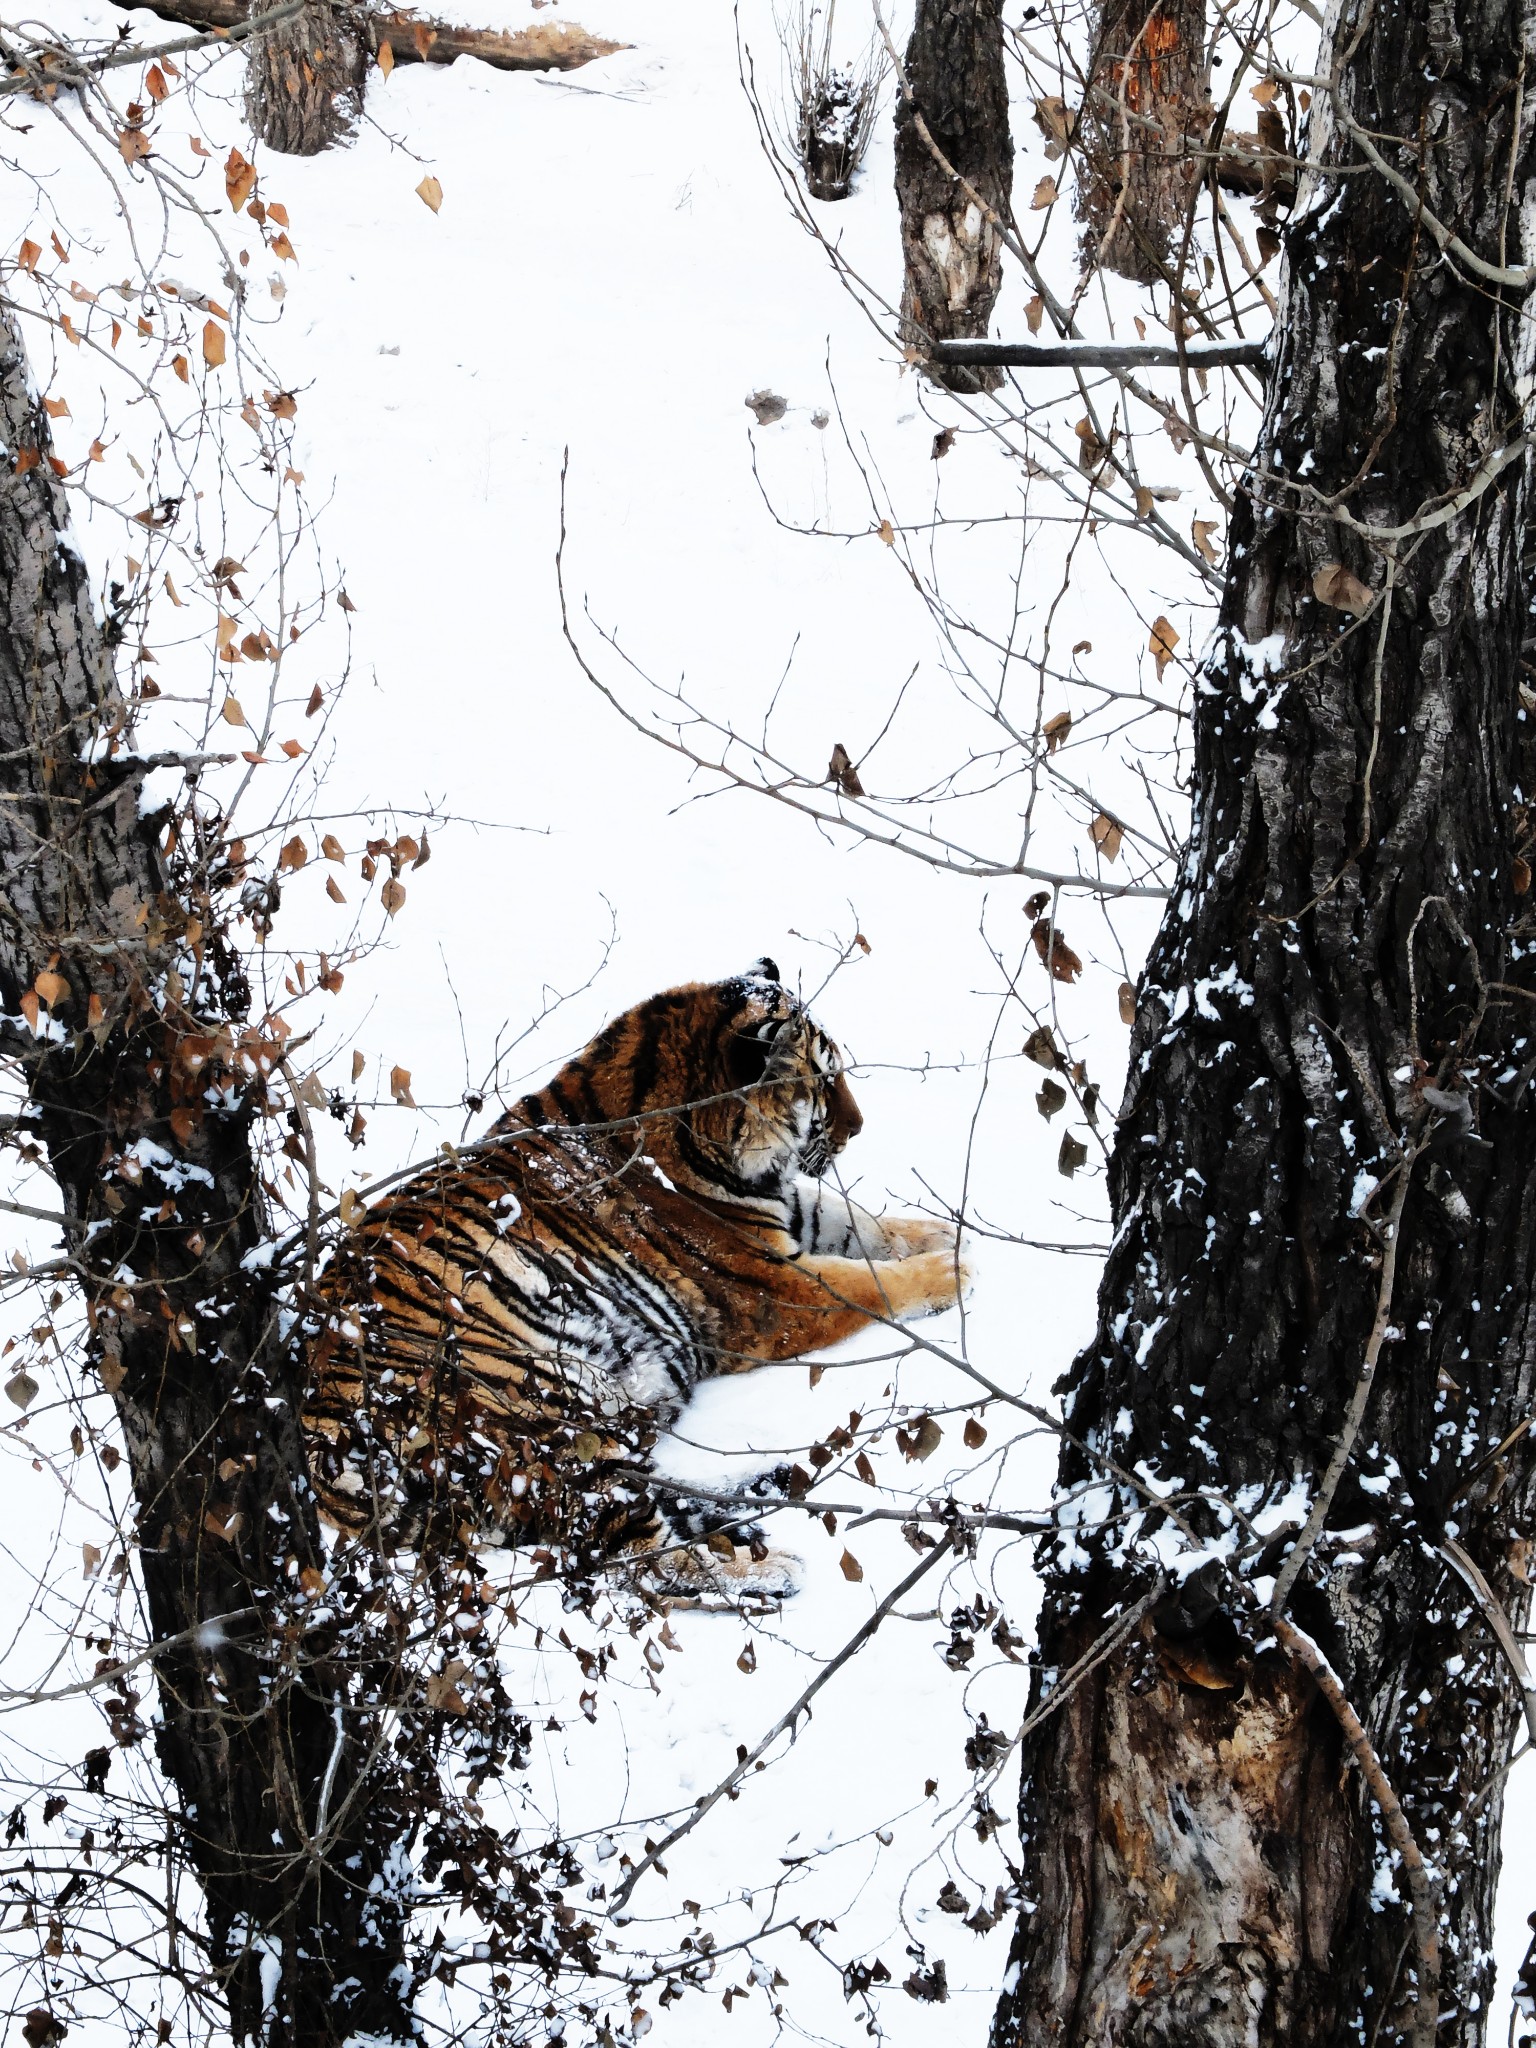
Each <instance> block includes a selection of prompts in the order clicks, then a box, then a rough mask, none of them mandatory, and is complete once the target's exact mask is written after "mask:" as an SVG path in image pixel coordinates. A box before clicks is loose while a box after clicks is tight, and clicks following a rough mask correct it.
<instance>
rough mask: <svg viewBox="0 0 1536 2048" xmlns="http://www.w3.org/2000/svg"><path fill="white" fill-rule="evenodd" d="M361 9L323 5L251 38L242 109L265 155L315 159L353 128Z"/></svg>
mask: <svg viewBox="0 0 1536 2048" xmlns="http://www.w3.org/2000/svg"><path fill="white" fill-rule="evenodd" d="M368 57H369V52H368V44H367V28H366V21H365V17H364V15H363V13H362V12H361V10H359V9H357V8H354V7H335V6H331V5H328V4H326V0H316V4H315V5H313V6H310V7H305V8H302V9H301V10H300V12H299V13H297V14H295V15H292V16H290V17H289V19H288V20H287V21H280V22H277V23H276V24H275V25H274V26H273V27H271V28H266V29H263V30H262V31H261V33H260V34H259V35H254V36H252V38H251V46H250V50H249V52H248V53H247V56H246V73H245V110H246V114H247V116H248V117H249V119H250V123H251V127H252V128H253V129H254V130H255V132H256V134H257V136H258V137H259V139H260V140H261V141H262V142H264V143H265V144H266V145H267V147H268V148H269V149H279V150H282V151H283V153H284V154H285V155H287V156H318V155H319V154H320V152H321V151H322V150H324V149H329V148H330V147H331V146H332V144H333V143H338V142H345V141H346V140H347V139H348V137H349V136H351V134H352V133H353V131H354V130H355V128H356V127H357V118H358V115H359V114H360V113H361V112H362V106H363V90H364V86H365V83H366V80H367V75H368Z"/></svg>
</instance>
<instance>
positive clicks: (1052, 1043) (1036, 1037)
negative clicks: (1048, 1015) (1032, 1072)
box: [1024, 1024, 1063, 1070]
mask: <svg viewBox="0 0 1536 2048" xmlns="http://www.w3.org/2000/svg"><path fill="white" fill-rule="evenodd" d="M1024 1057H1025V1059H1027V1060H1033V1061H1034V1063H1035V1065H1036V1066H1037V1067H1048V1068H1051V1069H1053V1070H1059V1069H1060V1067H1061V1066H1062V1064H1063V1061H1062V1057H1061V1054H1060V1053H1059V1052H1058V1051H1057V1049H1056V1040H1055V1039H1054V1038H1053V1037H1052V1035H1051V1031H1050V1027H1049V1026H1048V1025H1046V1024H1042V1025H1040V1026H1039V1027H1038V1028H1037V1029H1036V1030H1034V1031H1031V1033H1030V1034H1029V1036H1028V1038H1026V1039H1025V1041H1024Z"/></svg>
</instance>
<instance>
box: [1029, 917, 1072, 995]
mask: <svg viewBox="0 0 1536 2048" xmlns="http://www.w3.org/2000/svg"><path fill="white" fill-rule="evenodd" d="M1029 936H1030V938H1031V939H1032V940H1033V942H1034V948H1035V951H1036V952H1037V953H1038V954H1039V955H1040V958H1041V959H1042V960H1043V961H1044V963H1045V965H1046V967H1047V969H1048V970H1049V972H1050V977H1051V979H1052V981H1068V982H1070V981H1076V979H1077V977H1078V976H1079V975H1080V974H1081V973H1082V971H1083V963H1082V961H1081V960H1079V959H1078V957H1077V955H1076V954H1075V953H1074V952H1073V950H1072V948H1071V947H1070V946H1069V945H1068V944H1067V942H1066V940H1065V939H1064V938H1063V937H1062V935H1061V928H1060V926H1058V925H1053V924H1052V923H1051V921H1050V919H1049V918H1047V917H1037V918H1036V919H1035V922H1034V923H1033V924H1032V925H1031V926H1030V929H1029Z"/></svg>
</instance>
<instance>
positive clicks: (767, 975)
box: [747, 953, 783, 981]
mask: <svg viewBox="0 0 1536 2048" xmlns="http://www.w3.org/2000/svg"><path fill="white" fill-rule="evenodd" d="M782 979H783V976H782V975H781V974H780V973H779V963H778V961H777V960H770V959H769V957H768V955H767V954H766V953H764V954H763V955H762V957H761V959H758V960H754V961H753V962H752V965H751V966H750V967H749V968H748V969H747V980H748V981H782Z"/></svg>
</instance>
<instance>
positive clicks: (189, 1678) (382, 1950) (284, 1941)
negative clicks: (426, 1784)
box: [0, 314, 414, 2048]
mask: <svg viewBox="0 0 1536 2048" xmlns="http://www.w3.org/2000/svg"><path fill="white" fill-rule="evenodd" d="M0 432H3V434H4V441H5V446H6V448H7V450H8V451H12V453H11V454H9V455H8V456H7V459H6V461H5V462H4V463H3V464H0V798H3V800H0V870H3V872H4V875H5V883H4V896H3V900H0V907H3V916H0V998H3V1004H4V1009H5V1011H6V1012H7V1013H8V1014H7V1017H6V1019H5V1021H4V1024H3V1026H0V1030H3V1032H4V1042H5V1049H6V1051H7V1053H8V1054H9V1055H10V1057H11V1058H12V1059H13V1060H14V1061H15V1063H16V1064H17V1066H18V1067H19V1069H20V1070H21V1072H22V1073H23V1074H24V1076H25V1077H26V1080H27V1082H28V1084H29V1087H30V1094H31V1108H30V1111H29V1113H28V1114H29V1119H30V1122H31V1125H32V1128H33V1131H34V1134H35V1135H36V1136H37V1137H39V1138H40V1139H41V1141H42V1144H43V1146H44V1147H45V1149H46V1152H47V1155H48V1158H49V1161H50V1164H51V1166H52V1169H53V1172H54V1174H55V1176H56V1178H57V1180H58V1184H59V1187H60V1190H61V1192H62V1195H63V1203H64V1209H65V1211H66V1213H67V1215H68V1218H69V1223H68V1226H67V1233H66V1237H67V1246H68V1249H69V1251H70V1253H71V1254H72V1257H73V1260H74V1262H75V1267H76V1271H77V1274H78V1276H79V1279H80V1283H81V1285H82V1287H83V1290H84V1293H85V1298H86V1303H87V1307H88V1311H89V1318H90V1329H91V1342H90V1361H91V1364H92V1367H93V1368H94V1370H96V1371H98V1372H99V1373H100V1376H101V1379H102V1380H103V1382H104V1383H105V1385H106V1386H107V1388H108V1389H109V1390H110V1392H111V1393H112V1394H113V1396H114V1398H115V1401H116V1405H117V1411H118V1414H119V1417H120V1418H121V1421H122V1426H123V1430H124V1434H125V1437H126V1440H127V1446H128V1453H129V1459H130V1464H131V1469H132V1474H133V1483H134V1489H135V1493H136V1496H137V1499H138V1503H139V1517H138V1526H137V1540H138V1557H139V1565H140V1569H141V1570H142V1573H143V1581H144V1589H145V1594H146V1598H147V1604H148V1609H149V1614H150V1618H151V1624H152V1628H153V1632H154V1636H155V1639H156V1640H157V1641H158V1642H159V1643H161V1644H163V1645H164V1646H165V1647H164V1648H163V1649H162V1651H161V1653H160V1655H159V1656H158V1657H157V1658H156V1661H155V1669H156V1674H157V1677H158V1682H159V1696H160V1725H159V1727H158V1729H157V1731H156V1732H157V1741H158V1746H159V1754H160V1760H161V1764H162V1766H163V1768H164V1770H165V1772H166V1774H167V1776H168V1777H169V1778H170V1780H171V1781H172V1783H173V1784H174V1786H175V1788H176V1791H177V1793H178V1794H179V1796H180V1802H181V1811H180V1816H179V1834H180V1837H181V1840H182V1841H183V1843H184V1845H185V1847H186V1850H187V1853H188V1855H189V1856H190V1858H191V1861H192V1863H193V1865H194V1867H195V1869H196V1870H197V1873H198V1875H199V1877H200V1879H201V1881H202V1885H203V1888H204V1893H205V1896H206V1901H207V1912H208V1922H209V1929H210V1933H211V1936H212V1952H213V1957H214V1962H215V1966H216V1968H217V1970H218V1971H219V1973H220V1976H221V1978H222V1981H223V1988H224V1989H225V1991H226V1994H227V1997H228V2001H229V2009H230V2017H231V2024H232V2028H233V2031H234V2034H235V2036H236V2038H237V2039H241V2040H246V2039H254V2038H258V2037H259V2038H261V2039H262V2040H263V2041H264V2042H266V2043H269V2044H273V2048H277V2044H284V2048H287V2044H293V2048H298V2044H304V2048H312V2044H316V2043H326V2042H338V2043H339V2042H342V2041H344V2040H346V2039H347V2038H348V2037H349V2036H351V2035H356V2034H359V2033H362V2034H368V2035H372V2036H378V2037H381V2038H385V2039H391V2040H393V2039H396V2038H398V2039H402V2040H404V2039H408V2038H414V2036H413V2035H412V2032H411V2027H410V2019H409V2007H408V1999H409V1994H410V1991H411V1988H412V1986H411V1983H410V1979H409V1972H408V1971H406V1970H404V1969H403V1968H398V1967H397V1966H399V1965H400V1964H401V1962H402V1956H403V1931H404V1918H405V1907H404V1904H403V1902H402V1900H401V1898H400V1896H399V1894H398V1890H397V1888H396V1885H395V1881H394V1878H393V1874H392V1864H393V1852H394V1851H395V1850H396V1846H397V1844H398V1843H399V1841H400V1837H401V1835H402V1833H403V1823H402V1820H401V1815H400V1811H399V1805H398V1801H397V1799H396V1798H395V1797H394V1795H393V1792H392V1787H391V1782H390V1780H389V1778H388V1776H387V1774H383V1775H381V1774H380V1773H379V1772H378V1769H377V1767H376V1766H373V1765H372V1764H371V1758H372V1754H373V1746H374V1744H375V1743H376V1742H377V1740H378V1737H379V1725H380V1724H379V1714H378V1711H377V1709H376V1708H375V1707H373V1706H372V1705H370V1704H369V1702H370V1700H371V1699H372V1697H373V1688H374V1687H375V1686H376V1685H377V1683H378V1682H379V1679H380V1673H379V1672H378V1671H376V1670H375V1671H370V1670H368V1669H366V1668H365V1669H359V1668H357V1665H356V1664H355V1663H353V1662H349V1661H348V1659H347V1654H346V1653H347V1649H348V1646H347V1644H346V1642H345V1640H344V1638H343V1634H342V1630H343V1623H342V1622H341V1621H339V1620H335V1619H327V1618H324V1617H326V1616H327V1614H328V1613H329V1612H330V1611H331V1610H329V1609H327V1608H325V1607H320V1608H319V1609H318V1612H319V1615H320V1616H321V1617H322V1618H321V1620H320V1621H319V1622H318V1624H317V1622H316V1621H314V1620H312V1619H311V1618H310V1616H311V1615H312V1614H313V1613H315V1611H316V1602H315V1600H314V1597H313V1596H314V1595H315V1594H317V1593H318V1592H319V1591H320V1590H321V1589H322V1579H321V1577H320V1576H318V1575H319V1574H321V1573H323V1570H324V1567H325V1557H324V1554H323V1552H322V1549H321V1545H320V1538H319V1531H318V1527H317V1524H316V1520H315V1514H314V1508H313V1504H312V1497H311V1494H310V1490H309V1483H308V1478H307V1470H306V1464H305V1457H304V1450H303V1446H302V1443H301V1441H300V1437H299V1428H298V1421H299V1408H300V1401H299V1395H300V1384H299V1375H300V1369H301V1368H300V1365H299V1362H298V1361H297V1360H296V1359H295V1357H294V1355H293V1353H292V1351H291V1349H290V1348H289V1347H288V1346H286V1345H285V1344H284V1342H283V1341H282V1340H281V1337H280V1328H279V1316H278V1309H277V1305H276V1303H275V1301H274V1299H273V1294H272V1290H271V1288H270V1286H269V1284H268V1283H267V1282H266V1281H265V1280H264V1278H263V1272H262V1268H261V1266H260V1262H259V1261H253V1264H254V1265H255V1270H254V1271H251V1270H247V1269H246V1266H245V1261H246V1259H247V1257H248V1256H249V1255H250V1254H251V1253H253V1252H254V1251H255V1249H256V1247H257V1246H258V1244H259V1243H260V1242H261V1240H262V1236H263V1229H262V1222H263V1202H262V1191H261V1187H260V1183H259V1174H258V1169H257V1164H256V1161H255V1159H254V1157H253V1151H252V1142H251V1127H252V1123H253V1119H254V1117H255V1115H256V1113H257V1110H258V1108H259V1105H260V1101H261V1096H262V1089H263V1079H264V1073H265V1071H266V1069H267V1067H268V1065H269V1064H270V1062H271V1060H272V1058H273V1057H274V1053H275V1050H276V1048H275V1047H274V1045H273V1043H272V1037H271V1034H270V1032H267V1033H264V1032H263V1031H262V1029H261V1028H260V1026H259V1025H257V1026H255V1027H252V1026H251V1025H250V1024H249V1023H248V1022H247V1019H246V1005H247V1000H248V992H247V989H246V986H245V982H244V978H243V976H242V974H241V971H240V966H239V962H238V960H237V959H236V958H235V956H234V955H233V954H232V953H231V952H229V951H228V950H227V948H226V946H225V944H224V942H223V940H222V938H221V936H220V934H221V922H220V915H219V903H218V900H217V888H218V885H219V877H218V873H217V868H216V865H215V864H216V863H217V862H218V861H220V860H221V859H222V857H223V855H222V847H221V845H220V842H219V839H218V835H217V833H216V832H214V833H211V834H210V835H209V838H208V842H207V844H206V845H201V844H189V843H188V828H187V824H186V821H185V820H184V821H183V827H182V830H183V840H182V846H181V849H180V851H179V852H178V854H177V855H176V857H175V859H174V861H173V860H172V859H171V858H170V857H169V856H168V855H167V853H166V852H165V851H163V850H162V846H161V840H162V838H163V837H164V821H163V819H162V820H161V821H159V822H158V824H157V821H156V820H154V819H145V818H142V817H141V816H140V815H139V805H138V797H139V792H140V789H141V787H142V781H141V775H142V764H139V766H138V767H137V768H136V767H135V763H134V762H133V760H132V759H131V758H129V757H127V756H124V755H121V754H119V755H118V756H116V757H115V758H108V757H107V756H108V748H107V744H106V743H107V740H108V739H109V737H110V736H111V735H113V734H115V733H117V732H119V731H120V730H121V729H122V726H123V723H124V716H125V711H124V706H123V704H122V701H121V699H120V697H119V696H118V693H117V689H116V685H115V683H114V680H113V674H112V663H111V653H110V646H109V634H104V633H103V631H102V630H101V629H100V628H99V627H98V625H97V622H96V620H95V617H94V615H93V612H92V608H91V603H90V595H89V590H88V586H87V579H86V572H85V568H84V565H83V563H82V562H81V561H80V559H79V557H78V556H77V555H76V554H75V553H74V551H73V549H72V547H71V545H70V544H69V541H68V539H67V523H66V515H65V510H64V504H63V500H62V497H61V495H60V492H59V487H58V485H57V483H56V481H55V479H54V475H53V472H52V469H51V467H50V463H49V441H48V435H47V422H46V419H45V418H44V416H43V414H42V410H41V408H40V407H39V406H38V404H37V403H36V401H35V399H34V398H33V396H32V395H31V393H30V391H29V389H28V384H27V374H26V364H25V360H24V355H23V351H22V347H21V344H20V341H19V339H18V336H17V333H16V330H15V328H14V325H13V324H12V322H11V318H10V316H9V315H8V314H7V315H4V316H3V325H0ZM191 837H192V838H193V839H196V837H197V835H196V834H195V833H193V834H191ZM229 879H230V878H229V872H228V868H227V864H226V866H225V871H224V881H225V883H226V884H227V882H228V880H229ZM119 1739H120V1740H121V1739H129V1740H131V1739H133V1736H132V1734H131V1733H129V1734H128V1735H127V1736H126V1737H122V1736H120V1737H119ZM370 1773H371V1774H370ZM365 1774H369V1775H366V1785H365ZM274 1963H275V1964H276V1965H277V1968H276V1971H275V1973H274V1970H273V1967H272V1966H273V1964H274ZM264 1978H265V1980H266V1988H265V1990H264V1988H263V1980H264Z"/></svg>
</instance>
